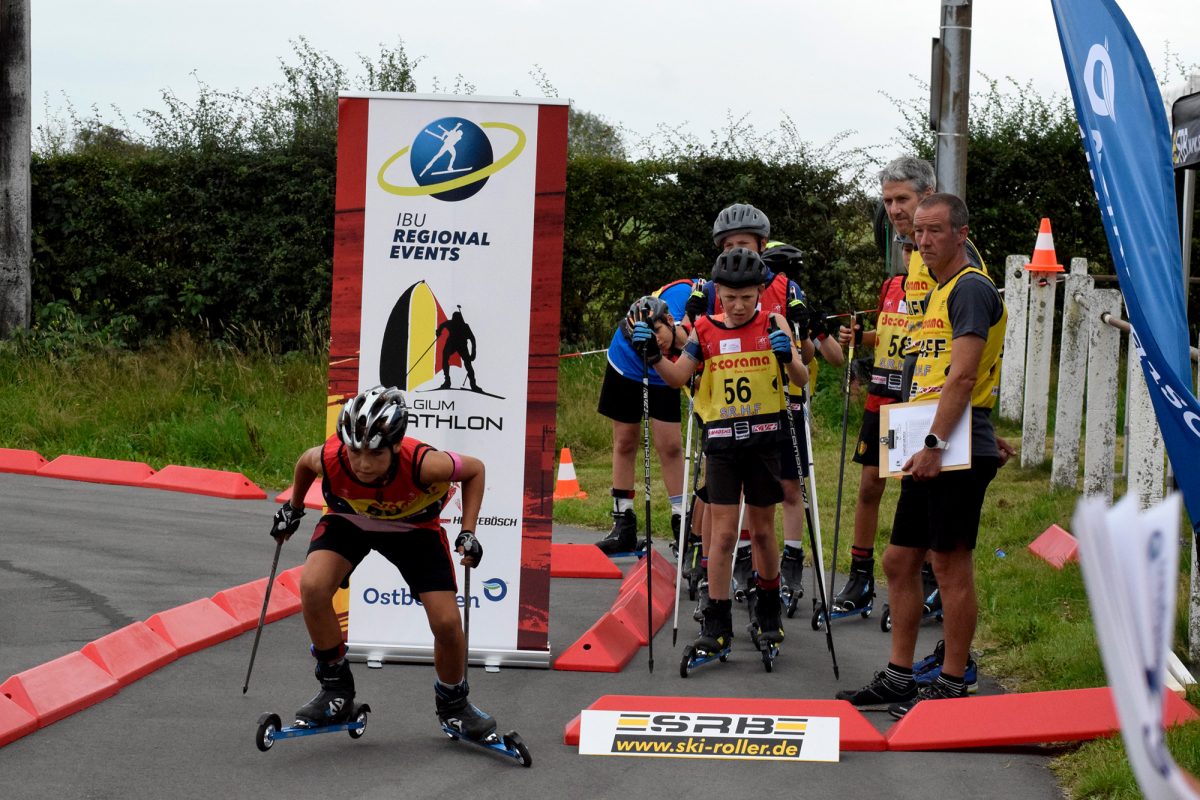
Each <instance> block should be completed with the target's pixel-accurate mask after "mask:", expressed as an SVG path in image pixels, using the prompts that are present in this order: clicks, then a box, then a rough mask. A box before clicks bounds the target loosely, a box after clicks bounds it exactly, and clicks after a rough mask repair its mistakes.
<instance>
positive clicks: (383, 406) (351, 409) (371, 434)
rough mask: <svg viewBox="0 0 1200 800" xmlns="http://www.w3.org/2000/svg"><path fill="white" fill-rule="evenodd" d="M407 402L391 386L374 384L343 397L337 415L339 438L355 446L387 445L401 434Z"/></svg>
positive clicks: (365, 447)
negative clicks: (372, 386) (352, 395)
mask: <svg viewBox="0 0 1200 800" xmlns="http://www.w3.org/2000/svg"><path fill="white" fill-rule="evenodd" d="M407 427H408V404H407V403H405V402H404V394H403V393H402V392H401V391H400V390H399V389H397V388H395V387H394V386H389V387H383V386H376V387H375V388H373V389H368V390H367V391H365V392H363V393H362V394H360V395H358V396H356V397H353V398H351V399H350V400H347V401H346V405H344V406H342V413H341V414H339V415H338V422H337V432H338V438H340V439H341V440H342V443H343V444H345V445H346V446H347V447H353V448H354V449H355V450H377V449H379V448H381V447H390V446H391V445H394V444H395V443H396V442H398V441H400V440H401V439H403V438H404V431H405V429H406V428H407Z"/></svg>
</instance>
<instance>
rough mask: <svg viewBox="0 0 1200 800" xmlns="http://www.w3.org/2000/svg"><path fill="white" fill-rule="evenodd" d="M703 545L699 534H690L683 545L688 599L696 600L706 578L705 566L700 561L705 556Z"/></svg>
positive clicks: (684, 575) (684, 574)
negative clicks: (701, 583) (701, 584)
mask: <svg viewBox="0 0 1200 800" xmlns="http://www.w3.org/2000/svg"><path fill="white" fill-rule="evenodd" d="M702 550H703V546H702V544H701V542H700V537H699V536H692V535H691V534H689V535H688V537H687V541H686V542H685V543H684V545H683V577H684V579H685V580H686V581H687V587H688V599H689V600H695V599H696V594H697V592H699V590H700V582H701V581H703V580H704V578H705V575H704V572H705V570H704V567H702V566H700V562H701V561H702V560H703V558H704V553H703V552H702Z"/></svg>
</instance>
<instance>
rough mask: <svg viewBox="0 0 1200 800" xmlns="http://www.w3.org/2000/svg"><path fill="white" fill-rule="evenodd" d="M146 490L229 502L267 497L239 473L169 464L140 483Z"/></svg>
mask: <svg viewBox="0 0 1200 800" xmlns="http://www.w3.org/2000/svg"><path fill="white" fill-rule="evenodd" d="M139 485H140V486H145V487H146V488H148V489H171V490H173V491H176V492H189V493H191V494H205V495H210V496H212V497H225V498H228V499H230V500H265V499H266V497H267V493H266V492H264V491H263V490H262V489H260V488H258V487H257V486H255V485H254V484H253V483H251V482H250V480H249V479H248V478H247V477H246V476H245V475H243V474H242V473H240V472H227V471H225V470H223V469H202V468H200V467H181V466H179V465H178V464H169V465H167V466H165V467H163V468H162V469H160V470H159V471H158V472H157V473H156V474H154V475H152V476H150V477H149V478H147V479H146V480H144V481H142V482H141V483H140V484H139Z"/></svg>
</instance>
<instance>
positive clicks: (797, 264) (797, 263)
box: [762, 242, 804, 278]
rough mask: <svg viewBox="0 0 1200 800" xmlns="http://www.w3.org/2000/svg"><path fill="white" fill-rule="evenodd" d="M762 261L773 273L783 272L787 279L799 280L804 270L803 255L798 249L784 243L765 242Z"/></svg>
mask: <svg viewBox="0 0 1200 800" xmlns="http://www.w3.org/2000/svg"><path fill="white" fill-rule="evenodd" d="M762 260H763V261H765V262H766V264H767V266H768V267H769V268H770V269H771V270H772V271H773V272H783V273H785V274H786V275H787V276H788V277H789V278H799V276H800V272H801V270H803V269H804V254H803V253H802V252H800V248H798V247H793V246H792V245H790V244H786V243H784V242H767V249H765V250H763V251H762Z"/></svg>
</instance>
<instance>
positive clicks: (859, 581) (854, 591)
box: [812, 558, 875, 631]
mask: <svg viewBox="0 0 1200 800" xmlns="http://www.w3.org/2000/svg"><path fill="white" fill-rule="evenodd" d="M874 604H875V559H873V558H864V559H855V560H853V561H851V562H850V574H849V576H848V577H847V578H846V583H845V585H843V586H842V588H841V591H839V592H838V593H837V594H836V595H834V597H833V609H832V610H831V611H830V612H829V618H830V619H831V620H832V619H843V618H845V617H852V616H854V615H855V614H857V615H859V616H860V617H862V618H863V619H866V618H867V617H869V616H871V612H872V611H873V610H874V608H875V605H874ZM824 618H825V614H824V604H823V603H821V602H820V601H818V602H817V607H816V610H815V611H814V612H813V620H812V629H813V630H814V631H816V630H820V629H821V625H822V624H823V621H824Z"/></svg>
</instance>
